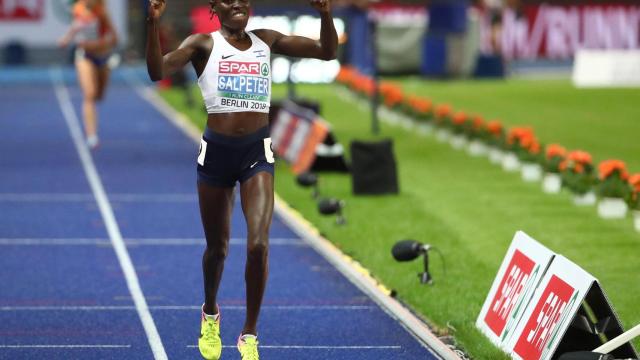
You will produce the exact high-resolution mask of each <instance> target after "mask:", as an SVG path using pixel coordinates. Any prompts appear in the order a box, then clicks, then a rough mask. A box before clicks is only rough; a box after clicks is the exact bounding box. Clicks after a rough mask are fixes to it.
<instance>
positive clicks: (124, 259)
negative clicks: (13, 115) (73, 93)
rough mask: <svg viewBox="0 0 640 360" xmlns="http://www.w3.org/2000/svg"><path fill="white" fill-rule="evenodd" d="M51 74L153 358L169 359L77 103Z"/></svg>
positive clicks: (58, 73) (58, 77)
mask: <svg viewBox="0 0 640 360" xmlns="http://www.w3.org/2000/svg"><path fill="white" fill-rule="evenodd" d="M51 75H52V76H51V78H52V81H53V86H54V88H55V93H56V97H57V98H58V102H59V104H60V109H61V110H62V113H63V115H64V119H65V121H66V123H67V127H68V128H69V133H70V134H71V137H72V139H73V142H74V144H75V147H76V151H77V152H78V155H79V156H80V161H81V162H82V167H83V168H84V172H85V175H86V176H87V180H88V181H89V185H90V186H91V190H92V192H93V195H94V196H95V198H96V202H97V204H98V208H99V209H100V213H101V215H102V219H103V221H104V223H105V226H106V228H107V232H108V234H109V238H110V239H111V244H112V245H113V249H114V250H115V253H116V256H117V257H118V261H119V262H120V267H121V268H122V272H123V273H124V276H125V279H126V282H127V286H128V288H129V292H130V293H131V297H132V298H133V301H134V304H135V306H136V310H137V312H138V316H139V317H140V321H141V322H142V326H143V327H144V331H145V333H146V334H147V340H148V341H149V345H150V346H151V351H152V352H153V356H154V358H155V359H156V360H165V359H167V353H166V352H165V350H164V346H163V345H162V340H161V339H160V335H159V334H158V329H157V328H156V324H155V323H154V321H153V318H152V317H151V312H150V311H149V307H148V306H147V301H146V300H145V298H144V294H143V293H142V289H141V287H140V282H139V281H138V275H137V274H136V270H135V268H134V266H133V262H132V261H131V257H130V256H129V252H128V251H127V247H126V245H125V243H124V240H123V239H122V234H121V233H120V228H119V227H118V223H117V222H116V218H115V215H114V214H113V209H112V208H111V204H110V203H109V199H108V198H107V194H106V192H105V190H104V187H103V185H102V181H101V180H100V176H99V175H98V171H97V170H96V166H95V164H94V163H93V159H92V158H91V154H90V153H89V150H88V148H87V146H86V145H85V143H84V136H83V135H82V130H81V128H80V125H79V124H80V121H79V120H78V117H77V115H76V113H75V110H74V108H73V104H72V103H71V98H70V96H69V92H68V91H67V88H66V86H65V85H64V83H63V82H62V74H61V70H60V69H58V71H52V72H51Z"/></svg>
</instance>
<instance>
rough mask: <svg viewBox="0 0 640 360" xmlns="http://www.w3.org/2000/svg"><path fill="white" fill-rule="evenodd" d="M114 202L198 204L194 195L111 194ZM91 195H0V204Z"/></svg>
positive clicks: (91, 198) (83, 199)
mask: <svg viewBox="0 0 640 360" xmlns="http://www.w3.org/2000/svg"><path fill="white" fill-rule="evenodd" d="M109 198H110V199H111V201H112V202H153V203H157V202H185V203H197V202H198V197H197V196H196V195H194V194H181V193H175V194H166V193H163V194H111V195H110V196H109ZM87 201H94V196H93V194H91V193H0V202H87Z"/></svg>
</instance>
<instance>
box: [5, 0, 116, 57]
mask: <svg viewBox="0 0 640 360" xmlns="http://www.w3.org/2000/svg"><path fill="white" fill-rule="evenodd" d="M69 3H70V1H69V0H0V46H2V45H4V44H6V43H7V42H10V41H18V42H21V43H23V44H24V45H25V46H29V47H55V46H56V43H57V41H58V39H59V38H60V37H61V36H62V35H63V34H64V33H65V32H66V31H67V29H68V27H69V21H70V5H69ZM105 3H106V4H107V7H108V9H109V15H110V17H111V21H112V22H113V25H114V27H115V28H116V32H117V34H118V38H119V46H123V45H125V44H126V43H127V34H128V31H127V1H126V0H107V1H106V2H105Z"/></svg>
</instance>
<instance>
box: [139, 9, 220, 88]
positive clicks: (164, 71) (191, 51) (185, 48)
mask: <svg viewBox="0 0 640 360" xmlns="http://www.w3.org/2000/svg"><path fill="white" fill-rule="evenodd" d="M165 7H166V4H165V1H164V0H151V1H150V3H149V17H148V18H147V49H146V57H147V71H148V73H149V77H150V78H151V80H153V81H158V80H162V79H163V78H164V77H166V76H169V75H171V74H173V73H175V72H176V71H178V70H180V69H181V68H182V67H184V66H185V65H186V64H187V63H189V62H190V61H192V60H193V57H194V55H195V54H196V53H197V52H198V49H200V48H201V47H202V44H203V42H204V41H206V39H207V38H208V35H205V34H194V35H190V36H189V37H187V38H186V39H185V40H184V41H183V42H182V44H180V46H179V47H178V49H176V50H174V51H171V52H169V53H168V54H166V55H164V56H162V49H161V48H160V38H159V33H158V30H159V29H158V23H159V19H160V16H161V15H162V13H163V12H164V10H165Z"/></svg>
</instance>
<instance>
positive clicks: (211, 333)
mask: <svg viewBox="0 0 640 360" xmlns="http://www.w3.org/2000/svg"><path fill="white" fill-rule="evenodd" d="M205 326H206V327H207V330H208V331H205V333H204V339H205V340H206V341H207V342H209V341H214V342H215V341H216V340H217V337H218V332H217V331H216V330H217V329H216V323H215V321H213V320H208V321H206V322H205Z"/></svg>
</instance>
